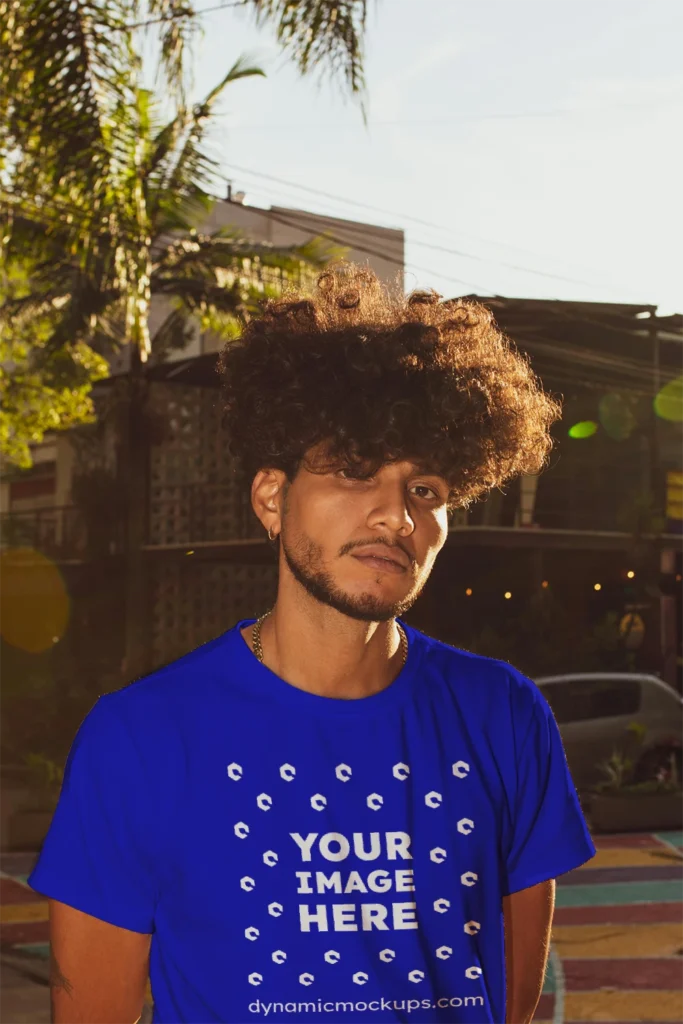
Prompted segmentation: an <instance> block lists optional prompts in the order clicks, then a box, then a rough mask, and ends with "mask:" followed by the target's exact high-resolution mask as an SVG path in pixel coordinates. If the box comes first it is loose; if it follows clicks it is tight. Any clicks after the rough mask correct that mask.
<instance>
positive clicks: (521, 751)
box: [505, 674, 596, 895]
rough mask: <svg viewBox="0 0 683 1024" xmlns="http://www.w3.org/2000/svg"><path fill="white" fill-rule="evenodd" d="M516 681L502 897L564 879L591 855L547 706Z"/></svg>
mask: <svg viewBox="0 0 683 1024" xmlns="http://www.w3.org/2000/svg"><path fill="white" fill-rule="evenodd" d="M517 678H518V680H519V681H521V682H522V683H523V686H522V688H521V689H522V690H523V691H524V692H523V693H521V694H520V695H519V696H520V699H518V700H517V701H515V699H514V698H513V706H514V705H515V703H516V704H517V706H518V709H517V713H516V715H515V713H514V712H513V721H514V720H515V718H516V721H515V729H516V733H517V736H518V738H519V739H520V741H521V742H520V743H519V746H518V754H517V786H516V799H515V802H514V807H513V813H512V841H511V843H510V844H509V850H508V853H507V860H506V875H507V888H506V890H505V894H506V895H508V894H510V893H513V892H518V891H519V890H520V889H528V888H529V887H530V886H532V885H536V884H538V883H539V882H544V881H547V880H548V879H550V878H557V877H558V876H559V875H564V874H565V873H566V872H568V871H572V870H573V869H574V868H577V867H580V866H581V865H582V864H585V863H586V861H588V860H590V859H591V858H592V857H594V856H595V853H596V849H595V845H594V843H593V840H592V838H591V835H590V832H589V830H588V825H587V823H586V820H585V818H584V815H583V812H582V810H581V805H580V803H579V798H578V794H577V792H576V787H575V786H574V782H573V779H572V777H571V775H570V772H569V766H568V764H567V758H566V756H565V752H564V747H563V745H562V739H561V737H560V731H559V729H558V726H557V722H556V721H555V718H554V716H553V713H552V711H551V709H550V705H549V704H548V702H547V700H546V698H545V697H544V696H543V694H542V693H541V691H540V690H539V689H538V687H537V686H536V685H535V684H534V683H532V682H531V680H528V679H526V677H524V676H520V675H519V674H517Z"/></svg>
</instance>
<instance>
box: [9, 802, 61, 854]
mask: <svg viewBox="0 0 683 1024" xmlns="http://www.w3.org/2000/svg"><path fill="white" fill-rule="evenodd" d="M53 813H54V812H53V811H37V810H36V811H30V810H26V811H23V810H17V811H15V812H14V813H13V814H11V815H10V817H9V820H8V821H7V825H6V833H5V836H4V843H3V848H4V849H6V850H18V851H26V852H32V851H33V850H39V849H40V846H41V844H42V842H43V839H44V838H45V836H46V835H47V831H48V829H49V827H50V822H51V821H52V815H53Z"/></svg>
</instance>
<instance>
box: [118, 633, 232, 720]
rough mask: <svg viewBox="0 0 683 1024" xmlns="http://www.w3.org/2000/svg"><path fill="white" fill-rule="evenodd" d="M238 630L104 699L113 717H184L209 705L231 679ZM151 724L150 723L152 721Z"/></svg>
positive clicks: (140, 678)
mask: <svg viewBox="0 0 683 1024" xmlns="http://www.w3.org/2000/svg"><path fill="white" fill-rule="evenodd" d="M234 632H235V631H234V628H233V629H230V630H228V631H227V632H225V633H223V634H221V635H220V636H218V637H216V638H215V639H213V640H209V641H207V642H206V643H204V644H201V645H200V646H199V647H196V648H194V649H193V650H191V651H188V652H187V653H186V654H183V655H181V656H180V657H178V658H174V659H173V660H172V661H169V662H167V663H165V664H163V665H158V666H157V667H156V668H155V669H154V670H153V671H152V672H149V673H147V674H145V675H143V676H139V677H138V678H137V679H133V680H132V681H131V682H129V683H126V684H125V685H124V686H121V687H119V688H118V689H115V690H110V691H109V692H107V693H106V694H104V695H103V700H104V703H105V704H106V705H108V707H109V708H110V709H111V711H112V713H114V714H116V713H118V714H120V715H122V716H123V717H125V718H126V719H128V720H129V721H130V720H132V719H134V718H138V717H140V716H146V715H148V714H149V713H152V712H164V711H165V712H166V713H170V712H175V713H176V714H177V713H181V714H182V712H183V710H184V709H185V710H189V708H190V707H192V706H196V705H197V704H202V703H203V704H206V703H207V702H208V701H209V698H210V695H211V693H212V692H215V690H216V686H217V684H220V683H221V682H223V684H224V683H225V681H226V679H227V678H229V675H230V673H229V662H230V655H229V649H230V643H231V641H232V640H234ZM148 720H149V719H148Z"/></svg>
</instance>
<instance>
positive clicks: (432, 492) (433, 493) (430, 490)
mask: <svg viewBox="0 0 683 1024" xmlns="http://www.w3.org/2000/svg"><path fill="white" fill-rule="evenodd" d="M412 490H416V491H427V492H428V494H427V495H424V494H420V495H418V497H420V498H424V497H427V496H428V495H431V496H432V497H433V498H437V499H440V497H441V496H440V494H439V493H438V491H435V490H434V488H433V487H427V485H426V484H414V485H413V487H412Z"/></svg>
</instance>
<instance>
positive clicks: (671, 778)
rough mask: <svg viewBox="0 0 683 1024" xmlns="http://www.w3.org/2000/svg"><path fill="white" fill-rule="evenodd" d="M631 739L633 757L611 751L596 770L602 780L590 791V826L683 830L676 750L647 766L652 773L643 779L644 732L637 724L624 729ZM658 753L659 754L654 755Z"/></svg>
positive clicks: (606, 829) (610, 829)
mask: <svg viewBox="0 0 683 1024" xmlns="http://www.w3.org/2000/svg"><path fill="white" fill-rule="evenodd" d="M628 731H629V733H630V734H631V736H632V737H633V747H634V752H633V754H630V753H626V752H624V751H623V750H616V749H615V750H614V751H613V752H612V755H611V757H609V758H607V760H605V761H603V762H601V763H600V764H599V765H598V768H599V769H600V770H601V771H602V773H603V775H604V776H605V778H604V779H603V780H602V781H601V782H599V783H598V784H597V785H596V786H595V787H594V788H593V790H592V799H591V802H590V812H589V813H590V819H591V825H592V827H593V828H594V829H596V830H597V831H603V832H621V831H623V832H628V831H647V830H654V829H656V830H664V829H679V828H682V827H683V791H682V790H681V774H680V770H679V766H678V756H679V755H678V753H677V751H676V750H673V749H672V750H671V751H670V752H668V756H667V758H666V759H663V758H662V757H661V756H658V758H657V759H656V760H653V761H651V762H649V763H652V764H653V765H655V764H656V765H657V768H656V772H654V773H653V774H652V775H651V776H650V777H647V775H646V776H645V777H643V774H644V773H643V771H642V768H641V766H642V765H643V764H647V763H648V761H647V759H646V758H643V757H642V756H639V755H640V752H641V748H642V744H643V739H644V737H645V733H646V731H647V730H646V729H645V727H644V726H643V725H642V724H641V723H640V722H632V723H631V725H630V726H629V728H628ZM658 753H659V754H661V752H658Z"/></svg>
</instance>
